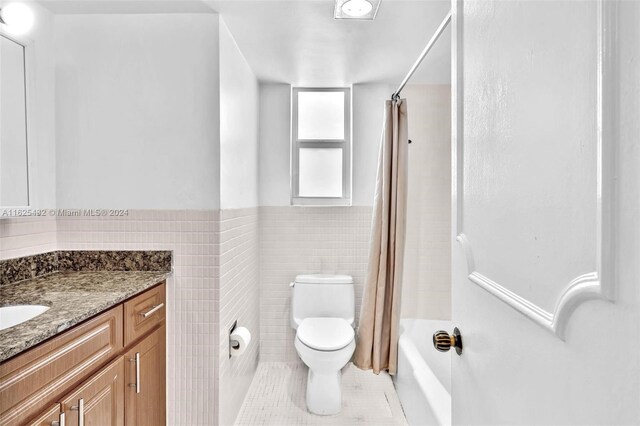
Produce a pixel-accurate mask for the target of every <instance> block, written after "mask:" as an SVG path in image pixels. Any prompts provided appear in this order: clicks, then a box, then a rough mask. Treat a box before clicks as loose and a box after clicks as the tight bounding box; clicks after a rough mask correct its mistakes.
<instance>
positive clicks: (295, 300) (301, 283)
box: [291, 274, 355, 329]
mask: <svg viewBox="0 0 640 426" xmlns="http://www.w3.org/2000/svg"><path fill="white" fill-rule="evenodd" d="M291 284H292V288H291V290H292V292H291V327H293V328H294V329H297V328H298V326H299V325H300V323H301V322H302V320H304V319H305V318H312V317H313V318H322V317H325V318H326V317H331V318H344V319H345V320H346V321H347V322H348V323H349V324H352V325H353V321H354V317H355V295H354V289H353V278H352V277H351V276H350V275H330V274H305V275H298V276H297V277H296V279H295V281H294V282H293V283H291Z"/></svg>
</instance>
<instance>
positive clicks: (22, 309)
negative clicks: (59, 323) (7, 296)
mask: <svg viewBox="0 0 640 426" xmlns="http://www.w3.org/2000/svg"><path fill="white" fill-rule="evenodd" d="M48 309H49V307H48V306H42V305H16V306H2V307H0V330H4V329H6V328H9V327H13V326H15V325H18V324H22V323H23V322H25V321H29V320H30V319H31V318H35V317H37V316H38V315H40V314H42V313H44V312H46V311H47V310H48Z"/></svg>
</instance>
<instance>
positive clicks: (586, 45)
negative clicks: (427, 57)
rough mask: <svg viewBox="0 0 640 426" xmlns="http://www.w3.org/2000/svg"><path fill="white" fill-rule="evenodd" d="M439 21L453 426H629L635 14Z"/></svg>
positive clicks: (636, 206)
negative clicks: (449, 149)
mask: <svg viewBox="0 0 640 426" xmlns="http://www.w3.org/2000/svg"><path fill="white" fill-rule="evenodd" d="M453 7H454V20H453V31H454V33H453V34H454V39H455V40H456V41H455V42H454V62H455V67H454V69H456V74H457V75H456V76H455V80H454V81H455V82H457V85H456V84H455V83H454V102H455V101H457V106H456V107H454V117H453V120H454V123H457V124H456V125H455V129H454V141H455V142H454V145H455V147H454V175H453V176H454V181H455V182H456V183H455V184H454V209H453V214H454V224H455V225H454V230H453V237H454V238H457V240H458V241H459V244H457V245H456V246H454V248H453V253H452V254H453V275H452V279H453V313H452V316H453V323H454V325H456V326H458V327H459V328H460V330H461V333H462V340H463V344H464V350H463V353H462V355H461V356H457V355H456V354H455V353H454V352H453V351H451V352H450V354H451V355H448V354H443V356H451V358H452V368H451V370H452V409H453V422H454V424H460V425H466V424H639V423H640V344H639V341H640V222H639V218H640V173H639V170H640V124H639V122H640V29H639V28H640V2H638V1H623V2H620V3H617V2H614V1H602V2H599V1H567V2H558V1H552V2H550V1H495V0H471V1H455V0H454V4H453Z"/></svg>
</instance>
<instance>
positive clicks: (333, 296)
mask: <svg viewBox="0 0 640 426" xmlns="http://www.w3.org/2000/svg"><path fill="white" fill-rule="evenodd" d="M291 287H292V294H291V326H292V327H293V329H295V330H296V338H295V348H296V351H297V352H298V356H299V357H300V359H301V360H302V362H304V363H305V364H306V365H307V367H309V376H308V380H307V396H306V401H307V409H308V410H309V412H311V413H313V414H318V415H323V416H327V415H331V414H337V413H339V412H340V408H341V406H342V386H341V380H340V379H341V370H342V368H343V367H344V366H345V365H347V363H348V362H349V360H350V359H351V356H352V355H353V352H354V350H355V348H356V341H355V333H354V331H353V322H354V316H355V303H354V298H355V296H354V289H353V278H351V276H349V275H328V274H307V275H298V276H297V277H296V279H295V281H294V282H292V283H291Z"/></svg>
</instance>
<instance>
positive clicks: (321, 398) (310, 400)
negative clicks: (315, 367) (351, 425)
mask: <svg viewBox="0 0 640 426" xmlns="http://www.w3.org/2000/svg"><path fill="white" fill-rule="evenodd" d="M341 379H342V372H341V371H340V370H338V371H336V372H334V373H315V372H313V371H311V369H309V375H308V377H307V409H308V410H309V412H310V413H312V414H317V415H320V416H330V415H332V414H338V413H339V412H340V409H341V408H342V386H341Z"/></svg>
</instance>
